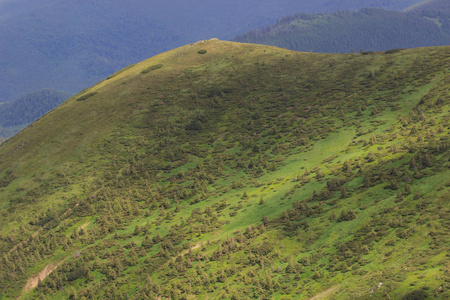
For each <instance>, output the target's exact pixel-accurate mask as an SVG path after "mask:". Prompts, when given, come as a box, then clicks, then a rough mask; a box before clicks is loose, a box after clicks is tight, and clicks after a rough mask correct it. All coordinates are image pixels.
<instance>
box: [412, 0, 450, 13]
mask: <svg viewBox="0 0 450 300" xmlns="http://www.w3.org/2000/svg"><path fill="white" fill-rule="evenodd" d="M428 10H434V11H447V12H448V11H450V2H448V1H447V0H428V1H423V2H420V3H417V4H415V5H412V6H410V7H408V8H407V9H406V11H415V12H423V11H428Z"/></svg>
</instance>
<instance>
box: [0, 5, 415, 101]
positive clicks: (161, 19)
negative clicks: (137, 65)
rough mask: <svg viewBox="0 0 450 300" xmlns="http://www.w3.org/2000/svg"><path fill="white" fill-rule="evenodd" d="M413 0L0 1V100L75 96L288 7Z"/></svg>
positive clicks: (323, 8) (322, 8) (327, 8)
mask: <svg viewBox="0 0 450 300" xmlns="http://www.w3.org/2000/svg"><path fill="white" fill-rule="evenodd" d="M418 2H420V1H419V0H403V1H398V0H363V1H361V0H342V1H332V0H318V1H309V0H276V1H275V0H245V1H242V0H227V1H220V0H213V1H196V0H189V1H187V0H171V1H166V0H155V1H147V0H129V1H123V0H76V1H55V0H2V1H0V78H1V80H0V102H2V101H11V100H12V99H15V98H17V97H19V96H21V95H22V94H24V93H28V92H32V91H35V90H39V89H43V88H50V87H52V88H56V89H58V90H63V91H67V92H69V93H75V92H77V91H79V90H81V89H83V88H85V87H86V86H89V85H92V84H94V83H95V82H98V81H99V80H101V79H103V78H104V77H106V76H107V75H108V74H110V73H112V72H115V71H117V70H118V69H120V68H122V67H124V66H126V65H129V64H131V63H134V62H137V61H140V60H142V59H144V58H146V57H149V56H152V55H154V54H157V53H160V52H163V51H166V50H169V49H171V48H174V47H177V46H181V45H184V44H187V43H191V42H193V41H196V40H200V39H207V38H211V37H218V38H220V39H231V38H233V37H234V36H235V35H236V34H238V33H241V32H245V31H247V30H250V29H252V28H256V27H260V26H265V25H268V24H270V23H273V22H275V21H276V19H277V18H281V17H283V16H285V15H287V14H290V13H291V12H297V11H298V12H308V13H313V12H332V11H336V10H341V9H358V8H361V7H367V6H369V7H370V6H373V7H383V8H387V9H403V8H406V7H408V6H410V5H412V4H414V3H418Z"/></svg>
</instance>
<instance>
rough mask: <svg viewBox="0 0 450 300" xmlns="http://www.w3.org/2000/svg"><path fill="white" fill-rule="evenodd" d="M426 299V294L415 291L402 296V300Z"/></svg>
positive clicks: (422, 291)
mask: <svg viewBox="0 0 450 300" xmlns="http://www.w3.org/2000/svg"><path fill="white" fill-rule="evenodd" d="M427 298H428V294H427V292H425V291H424V290H415V291H412V292H409V293H408V294H406V295H405V296H403V297H402V300H422V299H427Z"/></svg>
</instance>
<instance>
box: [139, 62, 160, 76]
mask: <svg viewBox="0 0 450 300" xmlns="http://www.w3.org/2000/svg"><path fill="white" fill-rule="evenodd" d="M162 67H163V65H162V64H158V65H152V66H150V67H148V68H147V69H144V70H142V71H141V73H142V74H147V73H149V72H151V71H153V70H158V69H161V68H162Z"/></svg>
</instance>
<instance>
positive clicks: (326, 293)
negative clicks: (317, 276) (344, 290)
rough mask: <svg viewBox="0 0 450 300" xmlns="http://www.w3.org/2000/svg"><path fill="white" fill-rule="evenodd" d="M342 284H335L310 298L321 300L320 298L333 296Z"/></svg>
mask: <svg viewBox="0 0 450 300" xmlns="http://www.w3.org/2000/svg"><path fill="white" fill-rule="evenodd" d="M339 287H340V285H336V286H333V287H331V288H329V289H327V290H325V291H323V292H321V293H319V294H317V295H315V296H314V297H312V298H310V299H309V300H319V299H326V298H327V297H328V296H331V295H332V294H333V293H335V292H338V289H339Z"/></svg>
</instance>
